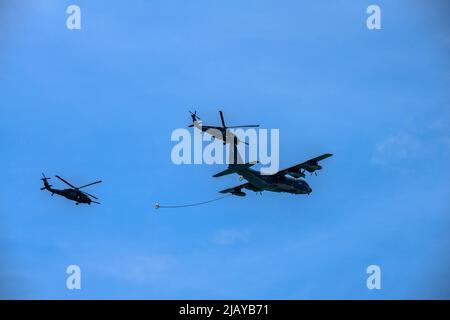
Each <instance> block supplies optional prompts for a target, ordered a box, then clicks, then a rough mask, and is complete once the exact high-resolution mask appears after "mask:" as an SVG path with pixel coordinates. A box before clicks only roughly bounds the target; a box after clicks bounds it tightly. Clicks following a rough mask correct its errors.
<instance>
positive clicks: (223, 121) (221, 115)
mask: <svg viewBox="0 0 450 320" xmlns="http://www.w3.org/2000/svg"><path fill="white" fill-rule="evenodd" d="M219 114H220V120H222V127H224V128H226V127H227V126H226V125H225V120H224V119H223V113H222V111H219Z"/></svg>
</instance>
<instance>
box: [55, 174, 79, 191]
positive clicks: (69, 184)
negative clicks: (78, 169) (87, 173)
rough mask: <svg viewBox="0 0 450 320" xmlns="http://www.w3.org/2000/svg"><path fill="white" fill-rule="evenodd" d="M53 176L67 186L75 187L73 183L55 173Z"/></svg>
mask: <svg viewBox="0 0 450 320" xmlns="http://www.w3.org/2000/svg"><path fill="white" fill-rule="evenodd" d="M55 177H57V178H58V179H59V180H61V181H62V182H64V183H65V184H67V185H68V186H69V187H71V188H73V189H77V187H75V186H74V185H73V184H71V183H70V182H67V181H66V180H64V179H63V178H61V177H60V176H58V175H56V176H55Z"/></svg>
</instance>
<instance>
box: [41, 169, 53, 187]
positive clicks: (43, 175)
mask: <svg viewBox="0 0 450 320" xmlns="http://www.w3.org/2000/svg"><path fill="white" fill-rule="evenodd" d="M41 180H42V181H44V184H45V183H46V182H47V180H50V178H47V177H46V176H45V174H44V173H42V178H41ZM51 186H52V185H51V184H49V185H48V187H51ZM44 189H47V186H44V187H42V188H41V190H44Z"/></svg>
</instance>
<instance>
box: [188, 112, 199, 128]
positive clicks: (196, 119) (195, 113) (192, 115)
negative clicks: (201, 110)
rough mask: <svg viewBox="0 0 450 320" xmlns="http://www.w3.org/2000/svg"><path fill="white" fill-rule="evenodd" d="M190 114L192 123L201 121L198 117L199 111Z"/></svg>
mask: <svg viewBox="0 0 450 320" xmlns="http://www.w3.org/2000/svg"><path fill="white" fill-rule="evenodd" d="M189 113H190V114H191V118H192V122H196V121H198V120H201V119H200V117H199V116H198V115H197V111H194V112H192V111H189ZM193 126H194V125H193V124H191V125H190V126H189V127H193Z"/></svg>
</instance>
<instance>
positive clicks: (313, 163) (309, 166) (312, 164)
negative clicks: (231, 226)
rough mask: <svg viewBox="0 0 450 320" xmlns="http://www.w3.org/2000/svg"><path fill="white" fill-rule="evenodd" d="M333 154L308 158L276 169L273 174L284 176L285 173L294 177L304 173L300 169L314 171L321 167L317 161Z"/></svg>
mask: <svg viewBox="0 0 450 320" xmlns="http://www.w3.org/2000/svg"><path fill="white" fill-rule="evenodd" d="M332 155H333V154H331V153H325V154H323V155H321V156H318V157H315V158H312V159H309V160H307V161H305V162H302V163H299V164H296V165H295V166H292V167H289V168H286V169H283V170H281V171H278V172H277V173H276V174H275V175H277V176H284V175H286V174H288V175H291V176H293V177H294V178H299V177H303V176H304V173H302V170H306V171H308V172H311V173H312V172H314V171H316V170H320V169H322V167H321V166H319V164H318V162H319V161H322V160H324V159H326V158H329V157H331V156H332Z"/></svg>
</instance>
